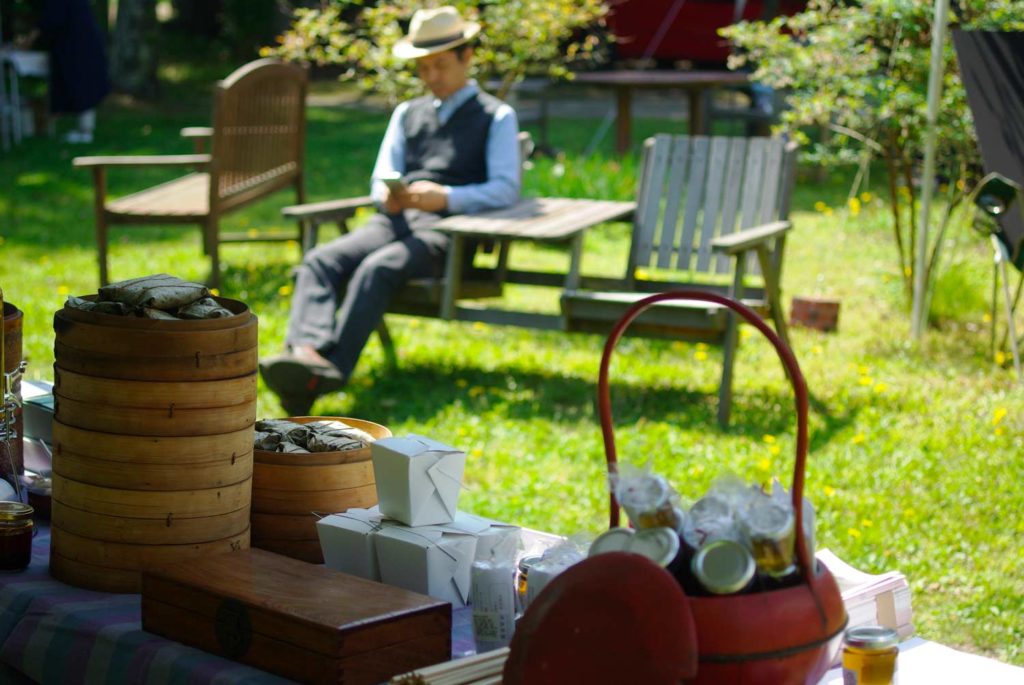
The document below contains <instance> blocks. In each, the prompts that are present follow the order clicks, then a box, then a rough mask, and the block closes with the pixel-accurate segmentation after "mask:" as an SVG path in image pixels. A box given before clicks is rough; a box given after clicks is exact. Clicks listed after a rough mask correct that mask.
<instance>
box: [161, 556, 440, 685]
mask: <svg viewBox="0 0 1024 685" xmlns="http://www.w3.org/2000/svg"><path fill="white" fill-rule="evenodd" d="M142 627H143V628H144V629H146V630H148V631H150V632H153V633H157V634H159V635H163V636H165V637H168V638H171V639H173V640H178V641H180V642H184V643H186V644H190V645H194V646H196V647H199V648H200V649H204V650H206V651H208V652H212V653H214V654H219V655H221V656H225V657H228V658H230V659H235V660H237V661H241V662H243V663H246V664H249V665H252V666H255V667H257V668H262V669H264V670H267V671H271V672H273V673H277V674H279V675H282V676H285V677H287V678H292V679H294V680H298V681H301V682H308V683H345V685H361V684H366V685H376V684H377V683H381V682H386V681H387V680H388V679H389V678H390V677H392V676H394V675H397V674H399V673H404V672H406V671H409V670H412V669H415V668H420V667H422V666H427V665H429V664H435V663H438V662H441V661H447V660H448V659H449V658H450V654H451V627H452V612H451V605H450V604H448V603H447V602H440V601H437V600H435V599H432V598H430V597H426V596H424V595H420V594H416V593H414V592H408V591H406V590H402V589H399V588H395V587H390V586H387V585H383V584H381V583H374V582H372V581H368V580H363V579H361V578H356V577H355V576H350V575H347V574H344V573H339V572H338V571H332V570H330V569H327V568H324V567H323V566H317V565H313V564H307V563H305V562H302V561H297V560H295V559H290V558H288V557H284V556H280V555H277V554H273V553H271V552H266V551H264V550H260V549H247V550H242V551H239V552H230V553H227V554H220V555H216V556H210V557H206V558H204V559H197V560H195V561H192V562H189V563H185V564H175V565H173V566H166V567H162V568H155V569H150V570H147V571H146V572H145V574H144V575H143V580H142Z"/></svg>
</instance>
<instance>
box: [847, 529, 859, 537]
mask: <svg viewBox="0 0 1024 685" xmlns="http://www.w3.org/2000/svg"><path fill="white" fill-rule="evenodd" d="M846 532H847V533H848V534H849V536H850V537H851V538H859V537H860V531H859V530H857V529H856V528H847V529H846Z"/></svg>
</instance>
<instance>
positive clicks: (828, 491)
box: [825, 485, 836, 497]
mask: <svg viewBox="0 0 1024 685" xmlns="http://www.w3.org/2000/svg"><path fill="white" fill-rule="evenodd" d="M835 496H836V489H835V488H834V487H832V486H831V485H826V486H825V497H835Z"/></svg>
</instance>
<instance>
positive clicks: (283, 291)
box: [277, 283, 292, 296]
mask: <svg viewBox="0 0 1024 685" xmlns="http://www.w3.org/2000/svg"><path fill="white" fill-rule="evenodd" d="M277 294H278V295H284V296H288V295H291V294H292V284H291V283H285V284H284V285H282V286H281V287H280V288H278V289H277Z"/></svg>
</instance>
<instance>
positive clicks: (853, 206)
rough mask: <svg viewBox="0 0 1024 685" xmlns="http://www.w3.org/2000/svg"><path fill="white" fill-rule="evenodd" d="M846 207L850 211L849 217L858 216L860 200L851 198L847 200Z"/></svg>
mask: <svg viewBox="0 0 1024 685" xmlns="http://www.w3.org/2000/svg"><path fill="white" fill-rule="evenodd" d="M846 206H847V207H848V208H849V210H850V216H857V215H858V214H860V200H858V199H857V198H855V197H851V198H850V199H849V200H847V202H846Z"/></svg>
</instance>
